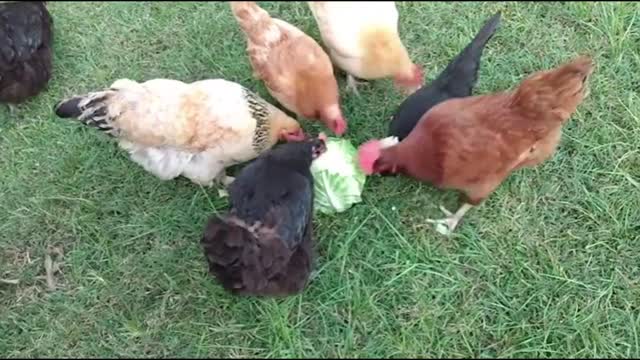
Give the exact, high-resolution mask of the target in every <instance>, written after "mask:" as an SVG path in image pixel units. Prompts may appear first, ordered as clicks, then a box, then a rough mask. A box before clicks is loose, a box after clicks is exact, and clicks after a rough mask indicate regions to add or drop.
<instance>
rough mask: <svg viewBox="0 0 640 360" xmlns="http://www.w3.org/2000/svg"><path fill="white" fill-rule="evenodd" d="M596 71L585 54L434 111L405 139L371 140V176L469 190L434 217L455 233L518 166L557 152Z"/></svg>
mask: <svg viewBox="0 0 640 360" xmlns="http://www.w3.org/2000/svg"><path fill="white" fill-rule="evenodd" d="M592 71H593V63H592V60H591V59H590V58H589V57H586V56H582V57H578V58H576V59H574V60H573V61H571V62H568V63H566V64H563V65H561V66H559V67H557V68H555V69H552V70H548V71H540V72H537V73H535V74H532V75H531V76H529V77H527V78H526V79H524V81H522V83H521V84H520V86H519V87H518V88H517V89H514V90H512V91H505V92H500V93H495V94H488V95H481V96H471V97H466V98H456V99H451V100H447V101H445V102H442V103H440V104H438V105H436V106H435V107H433V108H432V109H431V110H430V111H428V112H427V113H426V114H425V115H424V116H423V117H422V118H421V119H420V121H419V122H418V124H417V125H416V128H415V129H414V130H413V131H412V132H411V134H409V136H408V137H406V138H405V139H404V140H403V141H402V142H398V141H397V139H394V138H387V139H384V140H383V141H379V140H372V141H369V142H367V143H365V144H363V145H362V146H361V147H360V149H359V161H360V165H361V167H362V168H363V169H364V171H365V172H366V173H368V174H372V173H380V172H391V173H401V174H405V175H407V176H410V177H413V178H415V179H418V180H421V181H425V182H429V183H431V184H433V185H434V186H436V187H438V188H441V189H455V190H459V191H461V192H462V193H463V194H464V197H463V205H462V206H461V207H460V208H459V209H458V211H457V212H456V213H454V214H452V213H450V212H449V211H447V210H446V209H444V208H442V207H441V209H442V211H443V212H445V214H446V215H447V216H448V217H447V218H446V219H443V220H429V221H430V222H434V223H438V224H441V225H445V226H447V227H448V231H449V232H450V231H453V230H454V229H455V227H456V226H457V224H458V222H459V221H460V219H462V217H463V216H464V214H465V213H466V212H467V211H468V210H469V209H471V208H472V207H473V206H476V205H478V204H480V203H481V202H482V201H483V200H484V199H486V198H487V197H488V196H489V195H490V194H491V193H492V192H493V191H494V190H495V189H496V188H497V187H498V186H499V185H500V183H502V181H503V180H504V179H505V178H507V177H508V176H509V174H510V173H512V172H513V171H515V170H518V169H520V168H522V167H533V166H535V165H538V164H540V163H541V162H543V161H544V160H546V159H548V158H549V157H551V156H552V155H553V153H554V152H555V149H556V147H557V145H558V143H559V141H560V136H561V131H562V130H561V129H562V125H563V124H564V123H565V122H566V121H567V120H569V118H570V117H571V115H572V114H573V113H574V112H575V111H576V108H577V107H578V105H579V104H580V103H581V102H582V100H583V98H584V97H585V92H586V89H587V88H586V86H585V84H586V82H587V80H588V78H589V76H590V75H591V73H592Z"/></svg>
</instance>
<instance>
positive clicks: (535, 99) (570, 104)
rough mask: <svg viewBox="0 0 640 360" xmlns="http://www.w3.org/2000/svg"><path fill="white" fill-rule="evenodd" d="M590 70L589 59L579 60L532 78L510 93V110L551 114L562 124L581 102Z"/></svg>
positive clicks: (582, 57) (534, 75)
mask: <svg viewBox="0 0 640 360" xmlns="http://www.w3.org/2000/svg"><path fill="white" fill-rule="evenodd" d="M593 68H594V63H593V60H592V59H591V57H589V56H579V57H577V58H575V59H573V60H571V61H569V62H567V63H564V64H562V65H560V66H558V67H556V68H554V69H551V70H547V71H539V72H537V73H535V74H532V75H530V76H529V77H527V78H526V79H524V80H523V81H522V83H521V84H520V86H519V87H518V88H517V89H516V90H515V92H514V93H513V101H512V106H513V107H517V108H518V109H520V110H521V111H525V112H529V113H532V114H535V113H537V112H540V111H552V112H553V113H555V114H557V115H558V117H557V119H559V120H560V121H565V120H567V119H568V118H569V116H570V114H571V113H573V112H574V111H575V110H576V107H577V106H578V105H579V104H580V103H581V102H582V100H583V99H584V97H585V95H586V93H587V80H588V79H589V77H590V76H591V74H592V72H593Z"/></svg>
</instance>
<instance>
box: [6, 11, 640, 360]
mask: <svg viewBox="0 0 640 360" xmlns="http://www.w3.org/2000/svg"><path fill="white" fill-rule="evenodd" d="M261 4H263V6H264V7H265V8H266V9H267V10H269V11H270V12H271V13H272V14H273V15H275V16H279V17H282V18H283V19H285V20H287V21H290V22H292V23H293V24H295V25H297V26H299V27H300V28H301V29H303V30H304V31H306V32H307V33H309V34H311V35H312V36H313V37H314V38H315V39H317V40H319V39H320V37H319V33H318V30H317V27H316V25H315V22H314V21H313V18H312V16H311V13H310V11H309V10H308V8H307V6H306V5H305V4H303V3H297V4H285V3H270V4H269V3H261ZM49 6H50V10H51V13H52V15H53V17H54V19H55V68H54V74H53V78H52V81H51V83H50V85H49V88H48V90H47V91H45V92H43V93H42V94H41V95H40V96H39V97H37V98H35V99H33V100H32V101H30V102H28V103H26V104H23V105H21V106H20V107H19V108H18V111H17V113H16V116H14V117H10V116H9V112H8V111H6V110H5V109H4V108H0V116H1V120H0V153H1V156H0V169H1V170H0V184H1V185H0V279H3V280H4V282H0V334H1V335H0V356H8V357H63V356H64V357H77V356H89V357H102V356H104V357H116V356H135V357H142V356H147V357H151V356H154V357H160V356H162V357H183V356H186V357H205V356H211V357H214V356H223V357H249V356H260V357H292V358H293V357H295V356H303V357H311V356H319V357H400V356H409V357H418V356H419V357H435V356H440V357H443V356H444V357H465V356H482V357H552V356H563V357H602V356H604V357H632V356H635V357H638V356H640V338H639V332H640V280H639V279H640V267H639V265H640V257H639V256H638V247H639V246H640V211H639V209H640V150H639V149H640V95H639V93H638V92H637V91H640V55H639V53H640V30H639V29H640V5H637V4H633V3H613V4H605V3H594V4H587V3H569V2H551V3H548V4H542V3H515V2H514V3H401V4H398V8H399V11H400V29H401V34H402V37H403V39H404V41H405V43H406V44H407V46H408V48H409V51H410V53H411V55H412V58H413V59H415V60H416V61H417V62H419V63H422V64H424V66H425V69H426V71H427V78H428V79H429V80H430V79H432V78H433V77H434V76H436V75H437V73H438V72H439V71H441V70H442V69H443V67H444V66H445V65H446V63H447V62H448V61H449V59H450V58H451V57H453V56H454V55H455V54H457V53H458V52H459V51H460V49H462V48H463V47H464V46H465V45H466V44H467V42H468V41H469V40H470V39H471V38H472V37H473V36H474V34H475V33H476V31H478V29H479V28H480V27H481V26H482V24H483V23H484V22H485V21H486V19H487V18H488V17H490V16H491V15H492V14H493V13H494V12H496V11H497V10H502V12H503V17H502V23H501V26H500V28H499V29H498V31H497V33H496V35H495V37H494V38H493V39H492V40H491V41H490V43H489V44H488V47H487V49H486V50H485V52H484V56H483V64H482V69H481V71H480V80H479V83H478V86H477V88H476V93H486V92H491V91H498V90H503V89H507V88H510V87H512V86H514V85H515V84H517V83H518V82H519V81H520V80H521V79H522V78H523V77H524V76H526V75H528V74H530V73H531V72H533V71H537V70H541V69H548V68H551V67H554V66H556V65H558V64H560V63H562V62H565V61H567V60H569V59H571V58H573V57H575V56H577V55H578V54H581V53H589V54H592V55H593V56H594V58H595V61H596V63H597V68H596V71H595V73H594V76H593V78H592V82H591V95H590V96H589V97H588V98H587V99H586V100H585V102H584V103H583V104H582V105H581V106H580V107H579V110H578V112H577V113H576V114H575V115H574V116H573V117H572V119H571V120H570V121H569V123H568V124H567V126H566V127H565V131H564V135H563V139H562V143H561V145H560V147H559V149H558V152H557V154H556V155H555V156H554V157H553V158H552V159H551V160H550V161H548V162H546V163H545V164H543V165H542V166H540V167H538V168H537V169H526V170H522V171H519V172H518V173H516V174H514V175H512V176H511V177H510V178H509V179H508V180H507V181H506V182H504V183H503V184H502V186H500V188H499V189H498V190H497V191H496V192H495V193H494V194H493V195H492V196H491V197H490V198H489V199H488V200H487V201H486V202H485V203H484V204H483V205H482V206H480V207H478V208H476V209H473V210H472V211H471V212H469V213H468V215H467V216H466V217H465V219H464V222H463V223H462V224H461V225H460V226H459V228H458V229H457V230H456V233H455V234H454V236H452V237H450V238H447V237H443V236H441V235H439V234H438V233H436V232H435V231H434V230H433V227H432V225H430V224H428V223H426V222H425V219H426V218H433V217H440V216H441V213H440V212H439V210H438V206H439V205H440V204H444V205H445V206H446V207H448V208H451V209H453V208H455V206H456V205H457V194H456V193H455V192H442V191H437V190H435V189H434V188H432V187H430V186H428V185H426V184H419V183H416V182H414V181H412V180H410V179H404V178H380V177H371V178H369V179H368V180H367V185H366V188H365V192H364V194H363V197H364V199H363V202H362V203H361V204H358V205H357V206H355V207H354V208H352V209H350V210H349V211H347V212H345V213H343V214H339V215H333V216H328V215H317V216H316V218H315V222H314V224H315V234H316V240H317V249H318V258H317V261H316V271H315V273H314V275H313V279H312V282H311V284H310V285H309V287H308V288H307V289H306V291H305V292H304V293H303V294H301V295H299V296H295V297H291V298H287V299H281V300H274V299H267V300H260V299H251V298H237V297H232V296H230V295H228V294H227V293H226V292H224V291H223V290H222V288H221V287H220V286H219V285H218V284H217V282H216V281H215V280H214V279H213V278H211V277H209V276H208V274H207V272H206V265H205V261H204V257H203V255H202V252H201V250H200V246H199V240H200V236H201V233H202V230H203V228H204V225H205V223H206V220H207V219H208V217H209V216H210V215H212V214H214V213H215V212H216V211H224V210H225V209H226V208H227V200H226V199H222V198H219V197H218V195H217V190H216V189H215V188H213V189H206V188H200V187H197V186H195V185H193V184H191V183H190V182H189V181H188V180H186V179H184V178H180V179H178V180H175V181H169V182H161V181H159V180H158V179H156V178H155V177H153V176H152V175H150V174H149V173H146V172H145V171H144V170H143V169H142V168H141V167H139V166H138V165H136V164H134V163H133V162H131V161H130V160H129V159H128V158H127V156H126V155H125V154H124V153H123V151H121V150H119V149H118V148H117V146H116V145H115V143H114V142H112V141H111V140H109V139H108V138H107V137H106V136H104V135H103V134H101V133H99V132H98V131H95V130H93V129H89V128H83V127H81V126H80V125H78V124H76V123H73V122H71V121H65V120H63V119H57V118H56V117H55V116H54V115H53V113H52V107H53V105H54V104H55V103H56V102H57V101H58V100H60V99H62V98H63V97H66V96H69V95H72V94H76V93H82V92H85V91H89V90H95V89H99V88H103V87H106V86H109V85H110V84H111V83H112V82H113V81H114V80H116V79H118V78H123V77H126V78H130V79H135V80H139V81H143V80H147V79H151V78H157V77H164V78H174V79H179V80H183V81H194V80H199V79H205V78H216V77H223V78H225V79H228V80H233V81H236V82H239V83H241V84H244V85H246V86H248V87H250V88H252V89H254V90H255V91H257V92H259V93H260V94H261V95H263V96H264V97H265V98H266V99H269V100H270V101H272V102H273V100H272V98H271V97H269V96H268V94H267V92H266V90H265V87H264V85H262V84H261V83H259V82H257V81H256V80H254V79H253V78H252V76H251V70H250V65H249V63H248V60H247V58H246V54H245V40H244V37H243V36H242V35H241V33H240V31H239V29H238V27H237V25H236V23H235V20H234V19H233V18H232V16H231V12H230V10H229V7H228V4H225V3H204V2H203V3H173V4H170V3H166V4H165V3H127V4H125V3H123V4H116V3H71V2H69V3H50V5H49ZM340 85H341V89H344V85H345V81H344V78H340ZM634 91H636V92H634ZM401 100H402V96H401V94H399V93H398V92H397V91H396V90H394V88H393V85H392V84H391V81H390V80H387V81H375V82H372V83H370V85H368V86H366V87H363V88H361V96H360V97H356V96H354V95H352V94H351V93H346V92H345V91H342V101H343V104H344V105H343V106H344V109H345V110H344V111H345V115H346V116H347V118H348V120H349V132H348V133H347V136H348V137H349V138H350V139H351V141H352V142H353V143H354V145H358V144H360V143H362V142H364V141H365V140H367V139H369V138H372V137H382V136H384V135H386V131H387V125H388V123H387V121H388V120H387V119H388V118H389V116H390V115H391V114H392V113H393V111H394V110H395V108H396V106H397V105H398V104H399V103H400V101H401ZM304 126H305V128H306V129H307V130H310V131H311V132H313V133H315V132H317V131H319V130H321V129H323V128H322V127H321V126H320V125H319V124H310V123H305V124H304ZM238 169H239V167H237V168H235V169H234V171H233V172H236V171H237V170H238ZM51 247H56V248H59V249H62V250H63V251H64V257H63V258H62V260H61V261H62V262H63V264H62V265H61V272H60V273H58V274H57V275H56V281H57V288H56V289H55V290H54V291H49V290H48V287H47V281H46V278H45V277H44V275H45V255H46V254H47V252H48V248H51ZM54 260H55V257H54ZM12 280H17V281H18V283H17V284H16V283H15V281H12Z"/></svg>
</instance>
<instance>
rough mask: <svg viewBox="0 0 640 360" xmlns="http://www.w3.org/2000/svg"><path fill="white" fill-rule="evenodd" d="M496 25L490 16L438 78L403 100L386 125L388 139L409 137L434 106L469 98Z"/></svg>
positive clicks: (497, 15)
mask: <svg viewBox="0 0 640 360" xmlns="http://www.w3.org/2000/svg"><path fill="white" fill-rule="evenodd" d="M499 23H500V13H497V14H495V15H493V16H492V17H491V18H490V19H489V20H488V21H487V22H486V23H485V25H484V26H483V27H482V29H480V31H479V32H478V33H477V34H476V36H475V37H474V38H473V40H471V43H469V45H467V46H466V47H465V48H464V49H463V50H462V51H461V52H460V53H459V54H458V55H457V56H456V57H454V58H453V59H452V60H451V62H450V63H449V65H447V67H446V68H445V69H444V70H443V71H442V73H441V74H440V75H438V77H437V78H436V79H435V80H433V81H432V82H431V83H430V84H429V85H426V86H424V87H422V88H420V89H419V90H418V91H416V92H415V93H413V94H411V95H410V96H409V97H408V98H406V99H405V100H404V101H403V102H402V104H400V106H399V107H398V110H397V111H396V113H395V114H394V115H393V118H392V120H391V124H390V125H389V136H395V137H397V138H398V140H402V139H404V138H405V137H407V136H408V135H409V133H410V132H411V130H413V128H414V127H415V126H416V124H417V123H418V120H420V118H421V117H422V115H424V114H425V113H426V112H427V111H429V109H431V108H432V107H434V106H435V105H437V104H439V103H441V102H443V101H445V100H448V99H452V98H460V97H466V96H470V95H471V91H472V89H473V87H474V86H475V84H476V81H477V80H478V70H479V69H480V57H481V56H482V50H484V47H485V45H486V44H487V42H488V41H489V40H490V39H491V38H492V37H493V34H494V33H495V31H496V28H497V27H498V24H499Z"/></svg>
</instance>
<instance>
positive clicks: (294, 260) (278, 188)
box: [201, 134, 326, 296]
mask: <svg viewBox="0 0 640 360" xmlns="http://www.w3.org/2000/svg"><path fill="white" fill-rule="evenodd" d="M325 141H326V137H325V136H324V134H321V135H320V136H319V137H318V138H317V139H308V140H306V141H303V142H290V143H287V144H283V145H280V146H277V147H275V148H273V149H271V150H269V151H268V152H267V153H265V154H263V155H261V156H260V157H258V158H257V159H256V160H255V161H254V162H253V163H251V164H249V165H248V166H246V167H245V168H243V169H242V171H241V172H240V174H239V175H238V177H237V179H236V181H234V182H233V184H232V185H231V188H230V191H229V196H230V200H231V210H230V211H229V213H228V214H226V215H224V216H215V217H213V218H211V219H210V220H209V223H208V224H207V227H206V230H205V233H204V235H203V237H202V239H201V245H202V248H203V251H204V254H205V256H206V259H207V262H208V264H209V272H210V274H211V275H213V276H215V277H216V278H217V279H218V281H220V283H221V284H222V286H223V287H224V288H225V289H226V290H227V291H229V292H231V293H233V294H237V295H253V296H288V295H293V294H296V293H299V292H301V291H302V290H303V289H304V288H305V286H306V285H307V282H308V279H309V275H310V273H311V268H312V262H313V244H312V242H313V224H312V219H313V201H314V193H313V183H314V182H313V176H312V175H311V170H310V166H311V162H312V161H313V159H315V158H317V157H318V156H320V155H321V154H322V153H323V152H324V151H326V145H325Z"/></svg>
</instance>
